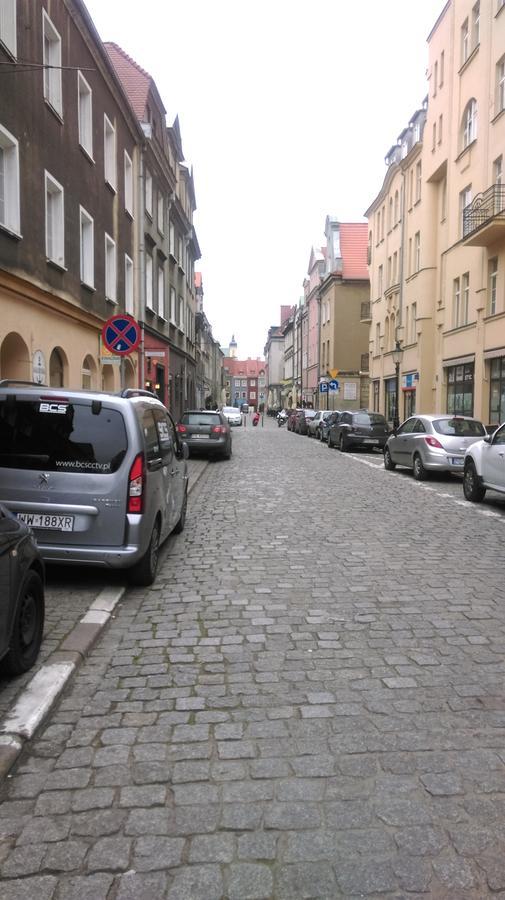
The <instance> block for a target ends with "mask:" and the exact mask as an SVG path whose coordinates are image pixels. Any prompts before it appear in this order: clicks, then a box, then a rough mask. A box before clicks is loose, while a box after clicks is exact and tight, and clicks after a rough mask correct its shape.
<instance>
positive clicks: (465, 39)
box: [461, 19, 470, 65]
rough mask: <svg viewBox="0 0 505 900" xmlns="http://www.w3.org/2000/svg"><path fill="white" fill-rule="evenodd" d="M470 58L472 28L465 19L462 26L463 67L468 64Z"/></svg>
mask: <svg viewBox="0 0 505 900" xmlns="http://www.w3.org/2000/svg"><path fill="white" fill-rule="evenodd" d="M469 56H470V28H469V25H468V19H465V21H464V22H463V24H462V26H461V65H463V64H464V63H466V61H467V59H468V57H469Z"/></svg>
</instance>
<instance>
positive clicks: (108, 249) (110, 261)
mask: <svg viewBox="0 0 505 900" xmlns="http://www.w3.org/2000/svg"><path fill="white" fill-rule="evenodd" d="M105 299H106V300H109V302H110V303H117V251H116V242H115V240H114V239H113V238H111V236H110V234H107V233H105Z"/></svg>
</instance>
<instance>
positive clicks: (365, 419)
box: [353, 413, 386, 425]
mask: <svg viewBox="0 0 505 900" xmlns="http://www.w3.org/2000/svg"><path fill="white" fill-rule="evenodd" d="M353 419H354V422H355V424H356V425H385V424H386V420H385V418H384V416H380V415H378V414H377V413H356V415H355V416H353Z"/></svg>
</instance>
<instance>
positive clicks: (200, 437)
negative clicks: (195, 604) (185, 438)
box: [193, 434, 209, 441]
mask: <svg viewBox="0 0 505 900" xmlns="http://www.w3.org/2000/svg"><path fill="white" fill-rule="evenodd" d="M193 437H194V439H195V441H208V440H209V435H208V434H194V435H193Z"/></svg>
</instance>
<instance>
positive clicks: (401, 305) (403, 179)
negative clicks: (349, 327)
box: [395, 169, 406, 343]
mask: <svg viewBox="0 0 505 900" xmlns="http://www.w3.org/2000/svg"><path fill="white" fill-rule="evenodd" d="M405 192H406V184H405V169H403V171H402V207H401V216H402V228H401V244H400V271H399V273H398V274H399V278H400V294H399V297H398V306H399V309H398V314H399V319H400V326H401V325H402V324H403V272H404V256H405V227H406V221H405ZM395 338H396V335H395ZM404 343H405V341H404Z"/></svg>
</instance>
